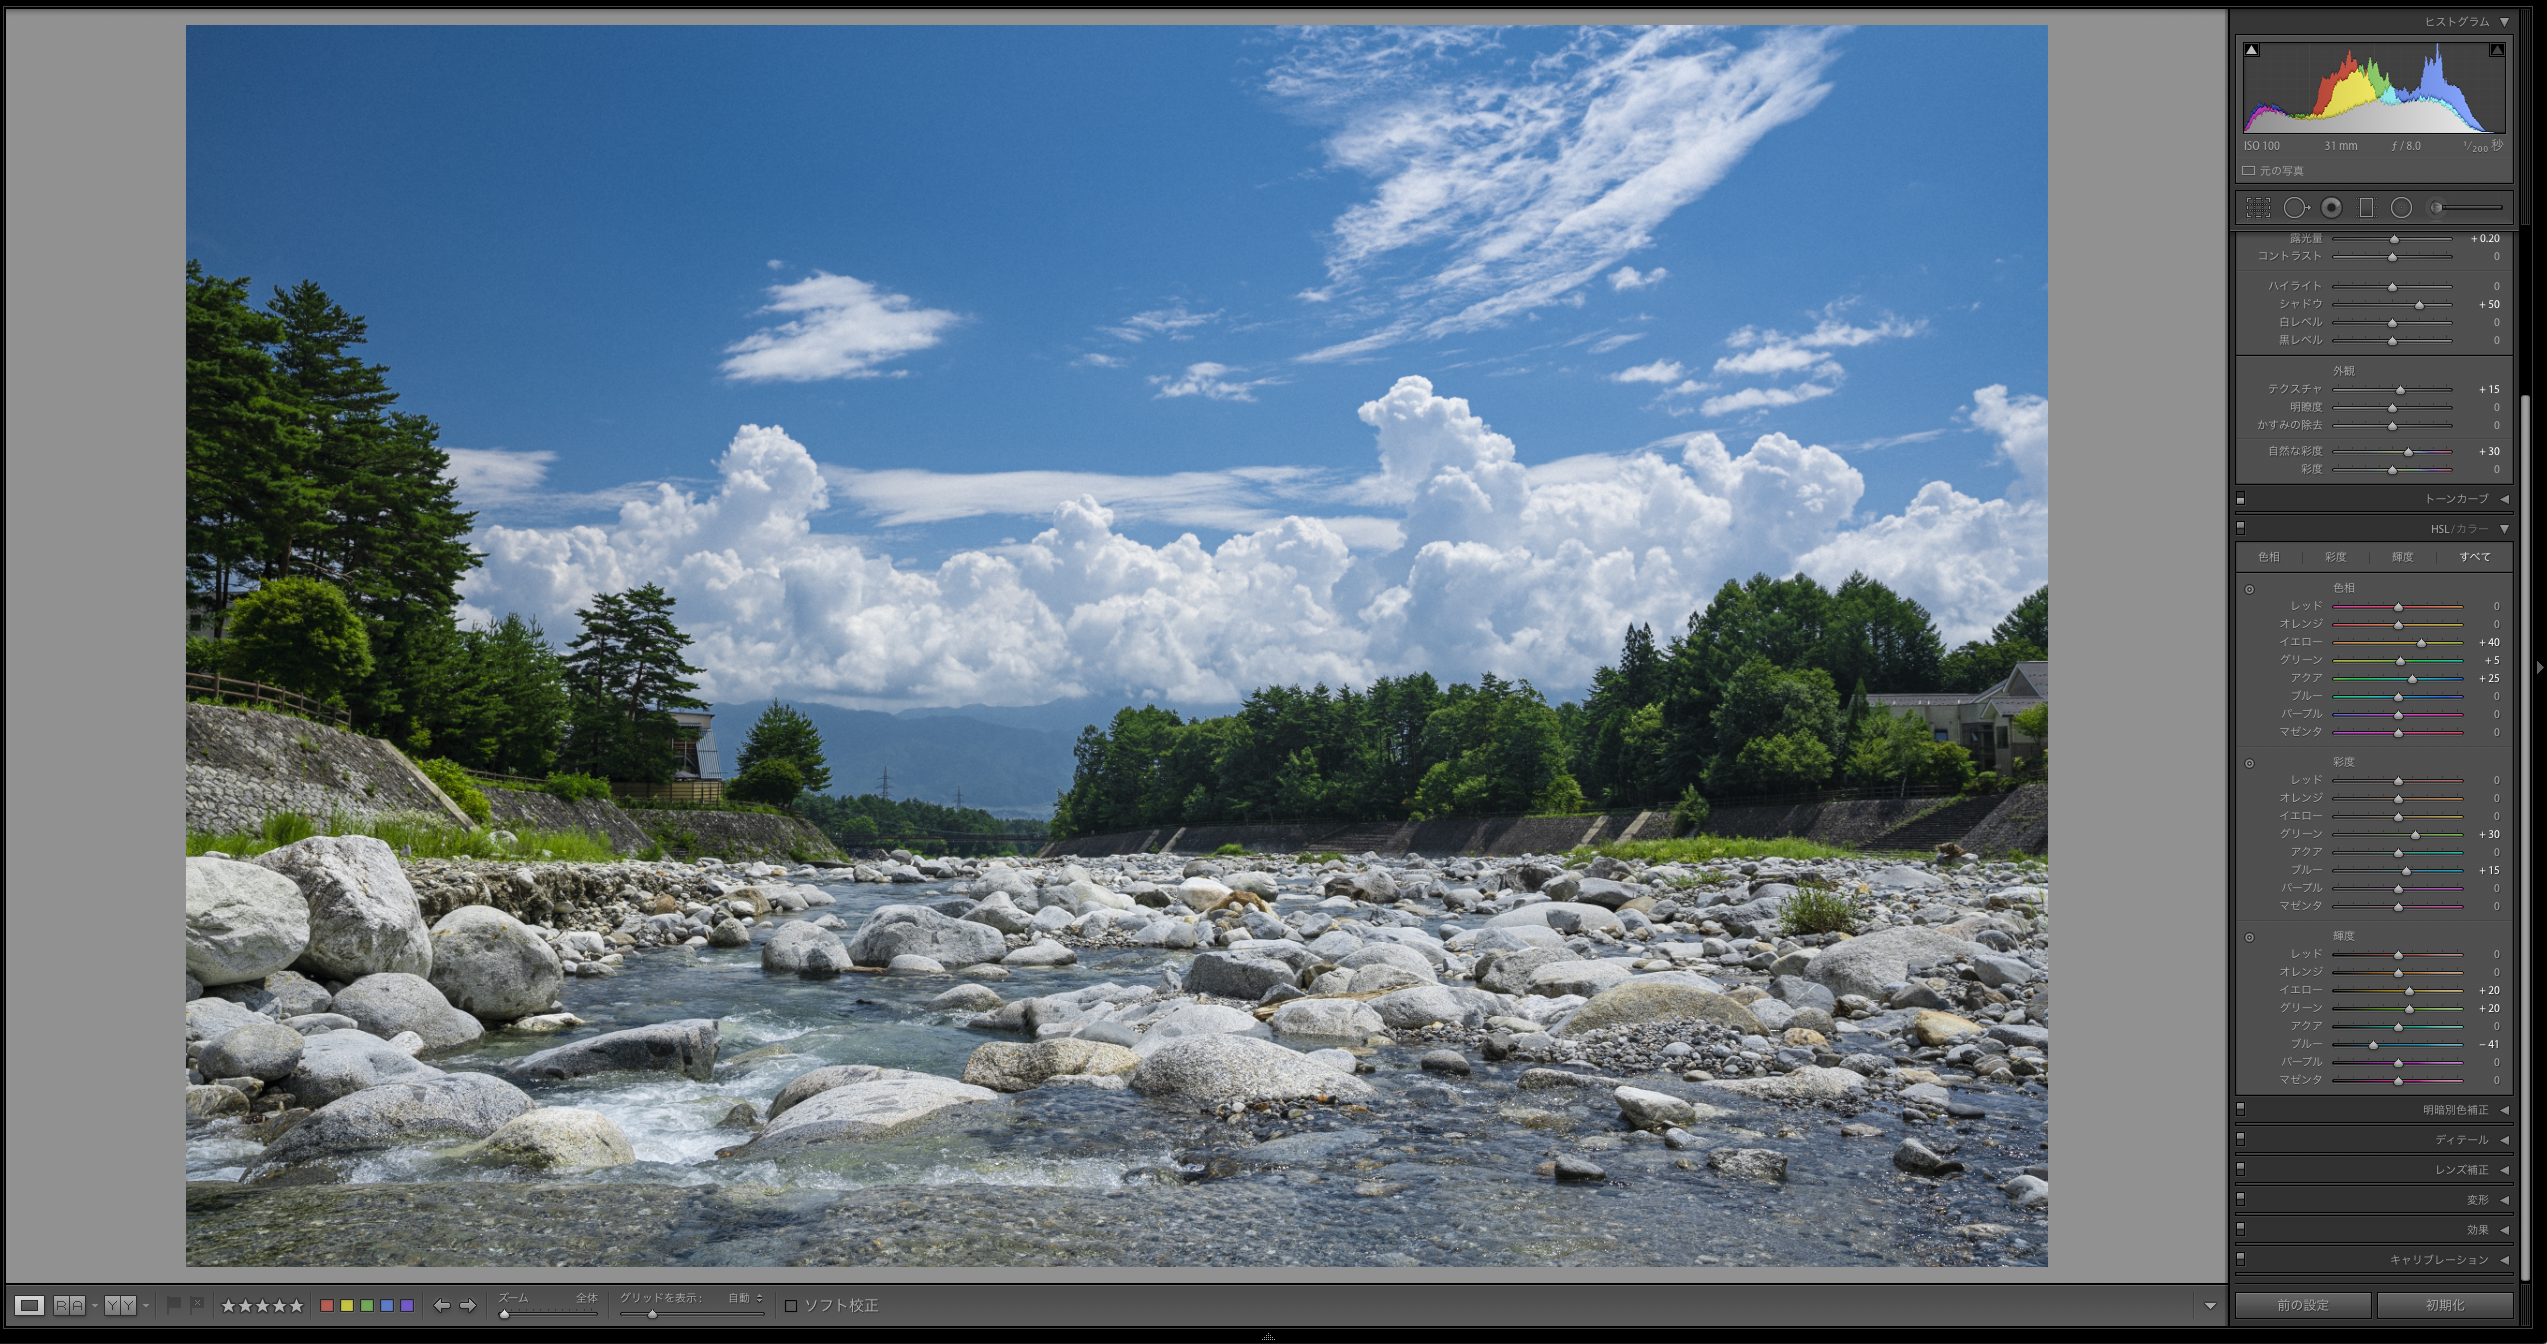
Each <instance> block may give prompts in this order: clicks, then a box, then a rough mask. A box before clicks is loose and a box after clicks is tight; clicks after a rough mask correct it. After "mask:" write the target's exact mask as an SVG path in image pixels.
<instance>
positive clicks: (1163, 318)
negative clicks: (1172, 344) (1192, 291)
mask: <svg viewBox="0 0 2547 1344" xmlns="http://www.w3.org/2000/svg"><path fill="white" fill-rule="evenodd" d="M1219 316H1220V312H1219V310H1217V309H1215V310H1214V311H1212V312H1208V313H1194V312H1187V311H1186V309H1185V306H1184V305H1183V304H1178V305H1176V306H1175V307H1172V308H1153V309H1151V310H1149V311H1148V312H1146V313H1134V314H1133V315H1131V316H1130V317H1127V318H1125V319H1123V320H1122V321H1120V322H1117V323H1115V324H1114V325H1112V326H1107V327H1099V328H1097V330H1099V331H1102V332H1104V333H1105V334H1106V335H1108V336H1112V337H1114V338H1115V339H1117V340H1123V341H1131V342H1133V343H1134V344H1138V343H1140V342H1142V341H1144V340H1147V339H1149V338H1150V337H1152V336H1164V337H1166V338H1168V339H1169V340H1171V341H1183V340H1191V339H1192V338H1191V337H1189V336H1187V335H1186V334H1185V333H1187V332H1189V331H1192V330H1193V329H1194V328H1196V327H1201V326H1208V325H1210V324H1211V323H1212V322H1213V321H1214V320H1215V319H1217V318H1219Z"/></svg>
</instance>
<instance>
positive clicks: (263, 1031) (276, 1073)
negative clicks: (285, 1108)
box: [195, 1021, 304, 1083]
mask: <svg viewBox="0 0 2547 1344" xmlns="http://www.w3.org/2000/svg"><path fill="white" fill-rule="evenodd" d="M303 1044H304V1042H303V1040H302V1038H301V1033H299V1032H297V1031H294V1030H293V1029H291V1028H290V1027H287V1026H284V1025H283V1024H282V1023H280V1022H267V1021H257V1022H250V1023H248V1024H247V1025H245V1026H241V1027H237V1028H234V1029H232V1030H230V1031H227V1032H224V1033H222V1035H221V1037H220V1038H219V1039H218V1040H215V1041H212V1042H211V1043H209V1044H207V1045H205V1046H204V1048H203V1055H202V1057H201V1059H200V1061H199V1062H198V1063H197V1064H196V1065H195V1067H196V1068H199V1069H201V1070H203V1074H204V1076H205V1077H207V1078H228V1077H248V1078H254V1079H256V1080H257V1081H259V1082H263V1083H272V1082H280V1081H282V1080H283V1079H285V1078H289V1077H291V1076H292V1071H293V1070H294V1069H297V1068H299V1067H300V1066H301V1048H302V1046H303Z"/></svg>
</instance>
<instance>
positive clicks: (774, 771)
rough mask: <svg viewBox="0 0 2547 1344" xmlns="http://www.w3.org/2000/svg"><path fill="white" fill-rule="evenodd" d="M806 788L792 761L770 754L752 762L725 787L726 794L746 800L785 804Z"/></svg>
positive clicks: (780, 805)
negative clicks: (770, 755)
mask: <svg viewBox="0 0 2547 1344" xmlns="http://www.w3.org/2000/svg"><path fill="white" fill-rule="evenodd" d="M804 791H805V776H804V773H803V772H802V771H799V770H798V769H797V768H796V763H795V762H794V761H791V760H788V759H787V758H785V757H783V756H772V757H767V758H764V759H762V760H757V761H754V762H752V763H751V764H750V765H747V766H745V767H743V772H742V773H741V774H739V775H736V776H735V777H734V780H733V782H732V783H730V784H727V785H726V786H725V796H726V797H728V798H732V799H735V800H737V801H739V802H746V803H767V804H768V805H770V806H771V807H785V806H787V805H788V804H789V803H792V802H794V801H796V795H797V794H800V793H803V792H804Z"/></svg>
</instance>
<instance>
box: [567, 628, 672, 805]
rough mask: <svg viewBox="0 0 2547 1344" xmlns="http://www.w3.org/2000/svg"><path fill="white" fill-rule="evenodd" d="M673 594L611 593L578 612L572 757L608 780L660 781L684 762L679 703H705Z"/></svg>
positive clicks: (571, 648)
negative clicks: (675, 616)
mask: <svg viewBox="0 0 2547 1344" xmlns="http://www.w3.org/2000/svg"><path fill="white" fill-rule="evenodd" d="M672 606H673V598H672V596H671V594H669V593H666V592H665V591H664V590H663V589H662V588H660V587H658V586H656V585H654V584H651V583H650V584H647V585H646V586H644V587H642V588H637V589H632V590H630V591H628V592H625V593H604V594H601V595H599V596H597V597H595V598H594V599H593V603H592V605H591V606H590V607H588V608H584V609H581V610H578V611H577V612H576V613H575V614H576V615H577V616H578V617H580V618H582V620H583V623H584V628H583V633H581V634H579V635H577V636H576V637H575V639H574V642H573V643H571V644H569V645H567V653H566V659H565V662H566V667H567V674H568V682H567V685H568V690H569V693H570V694H571V695H572V696H573V700H574V706H573V712H572V717H571V719H570V721H569V725H568V729H567V751H566V755H567V758H568V760H569V762H570V763H571V764H572V765H574V766H575V767H577V768H579V769H584V770H587V771H589V772H591V773H593V774H598V775H600V776H602V777H603V778H605V779H612V780H619V781H626V782H635V783H660V782H662V781H664V780H667V779H670V778H671V777H672V771H673V767H674V766H675V765H676V764H677V763H678V761H679V759H680V757H679V751H678V741H679V731H680V729H679V725H678V724H677V723H676V722H675V721H674V720H673V718H672V711H673V710H676V709H705V708H707V705H706V703H705V702H704V701H701V700H699V699H697V698H696V697H694V696H692V695H691V694H690V692H692V691H694V690H697V689H698V684H697V683H696V682H692V681H689V680H687V678H688V677H689V676H691V675H693V674H695V673H697V671H698V670H699V669H697V668H695V667H692V666H690V665H689V664H688V663H687V662H685V661H683V659H682V656H681V650H682V649H684V648H686V647H688V646H689V643H690V637H689V636H687V635H685V634H682V633H681V631H680V629H679V627H677V626H675V625H674V624H673V623H672Z"/></svg>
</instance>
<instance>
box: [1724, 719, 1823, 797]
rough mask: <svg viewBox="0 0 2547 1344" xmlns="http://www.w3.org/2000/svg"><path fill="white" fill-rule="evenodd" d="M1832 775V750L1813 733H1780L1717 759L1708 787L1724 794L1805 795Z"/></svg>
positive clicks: (1757, 738) (1752, 740) (1743, 745)
mask: <svg viewBox="0 0 2547 1344" xmlns="http://www.w3.org/2000/svg"><path fill="white" fill-rule="evenodd" d="M1830 775H1831V749H1830V748H1829V747H1828V746H1825V745H1823V743H1822V740H1821V739H1820V738H1818V737H1815V736H1813V735H1812V734H1811V733H1800V732H1799V733H1780V734H1778V735H1776V736H1774V737H1755V738H1751V739H1749V740H1747V741H1745V742H1744V743H1743V744H1742V745H1741V747H1739V748H1738V749H1736V750H1735V751H1734V752H1733V753H1732V754H1730V755H1727V756H1722V757H1718V758H1717V760H1716V763H1715V765H1714V766H1712V767H1710V768H1709V770H1708V772H1707V787H1709V788H1711V789H1714V790H1716V791H1717V792H1718V793H1722V794H1745V793H1804V792H1808V791H1810V790H1813V789H1818V788H1820V787H1821V786H1822V783H1823V781H1824V780H1827V779H1829V778H1830Z"/></svg>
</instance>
